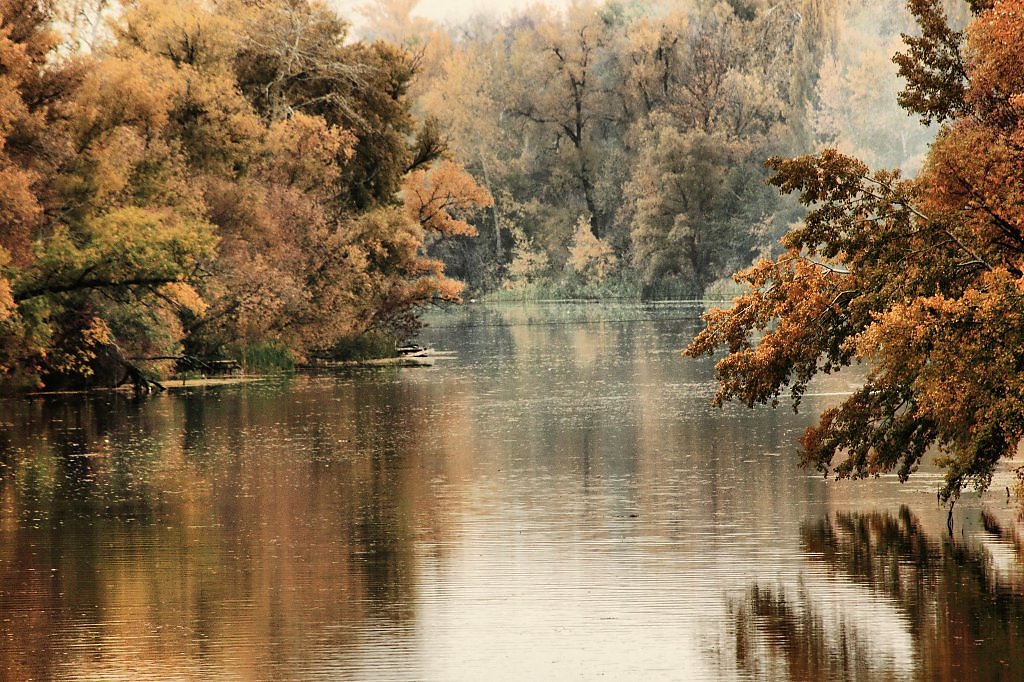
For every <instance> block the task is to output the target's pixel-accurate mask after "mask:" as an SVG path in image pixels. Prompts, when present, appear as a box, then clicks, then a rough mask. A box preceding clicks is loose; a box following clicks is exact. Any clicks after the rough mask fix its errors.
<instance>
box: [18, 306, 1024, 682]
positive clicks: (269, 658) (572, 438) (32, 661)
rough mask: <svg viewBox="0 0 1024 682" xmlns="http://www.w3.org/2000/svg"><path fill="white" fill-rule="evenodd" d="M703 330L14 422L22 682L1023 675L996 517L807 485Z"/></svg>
mask: <svg viewBox="0 0 1024 682" xmlns="http://www.w3.org/2000/svg"><path fill="white" fill-rule="evenodd" d="M697 312H698V311H696V310H694V309H692V308H687V307H684V306H647V307H640V306H630V305H621V306H569V305H558V306H531V307H524V306H507V307H483V306H469V307H467V308H464V309H461V310H458V311H454V312H450V313H447V314H439V315H435V316H434V317H433V319H432V320H431V322H432V326H431V327H430V328H429V329H427V330H426V331H425V332H424V334H423V335H422V341H423V342H425V343H427V344H429V345H431V346H432V347H433V348H434V349H435V350H436V351H438V353H439V357H437V358H436V359H435V360H434V364H433V366H431V367H425V368H405V369H398V368H384V369H372V370H369V369H364V370H351V371H345V372H337V373H331V374H318V375H298V376H295V377H292V378H287V379H277V380H266V381H260V382H257V383H252V384H247V385H240V386H227V387H218V388H208V389H205V390H194V391H191V392H176V393H173V394H167V395H161V396H156V397H154V398H152V399H149V400H144V401H138V402H137V401H132V400H130V399H127V398H123V397H120V396H106V395H104V396H98V397H90V398H70V397H50V398H45V399H42V398H40V399H35V400H25V401H8V402H0V679H10V680H28V679H38V680H49V679H60V680H67V679H70V680H78V679H81V680H103V679H109V680H139V679H160V680H166V679H202V680H206V679H275V680H278V679H294V680H313V679H332V680H333V679H338V680H383V679H388V680H487V679H510V680H537V679H552V680H564V679H594V678H605V679H616V680H631V679H670V680H702V679H707V680H720V679H722V680H729V679H735V680H762V679H764V680H830V679H834V680H937V679H944V680H975V679H986V680H987V679H1024V663H1021V662H1022V661H1024V598H1022V594H1024V575H1022V570H1021V557H1020V553H1021V551H1022V547H1021V546H1020V545H1019V544H1017V543H1016V542H1015V541H1014V539H1013V538H1014V537H1015V529H1014V527H1013V525H1014V523H1015V521H1014V519H1015V516H1014V514H1015V512H1014V511H1013V510H1012V509H1011V508H1009V506H1008V504H1007V502H1006V499H1005V493H1002V494H997V493H991V494H988V495H986V496H985V498H983V499H981V498H978V497H977V496H970V498H969V499H965V500H964V501H963V503H962V504H961V505H959V506H958V511H957V514H956V515H955V522H956V526H955V530H954V533H953V535H952V537H950V536H948V534H946V532H945V512H943V511H942V510H940V509H938V508H937V506H936V503H935V496H934V490H935V488H936V485H937V480H938V479H937V474H935V473H934V472H930V471H928V470H924V471H922V472H920V475H919V477H918V478H917V479H915V480H914V481H913V482H912V483H911V484H910V485H909V486H905V487H900V486H898V484H896V483H894V482H893V481H892V480H889V479H882V480H877V481H869V482H861V483H856V484H843V485H837V484H834V483H826V482H825V481H824V480H822V479H821V478H820V477H819V476H817V475H816V474H812V473H811V472H807V471H803V470H801V469H800V468H799V467H798V466H797V461H798V457H797V456H796V455H795V453H794V445H793V443H794V440H795V438H796V437H797V436H798V435H799V434H800V433H801V432H802V430H803V429H804V428H805V427H806V426H807V425H808V424H809V423H810V417H809V416H805V415H803V414H801V415H795V414H793V413H792V411H787V410H778V411H771V410H754V411H750V410H746V409H744V408H738V407H734V406H733V407H726V408H724V409H714V408H711V407H709V401H710V399H711V397H712V396H713V394H714V390H715V386H714V384H713V381H712V367H711V363H710V361H708V362H695V361H683V360H682V359H681V358H680V357H679V353H678V351H679V349H680V348H682V347H683V346H684V345H685V344H686V342H687V341H688V339H689V338H690V337H691V336H692V334H693V333H694V332H695V331H696V329H697V328H698V321H697V317H696V315H697ZM848 388H849V384H848V381H846V380H844V379H841V378H838V379H831V380H830V381H827V382H822V383H821V384H820V385H819V386H817V387H816V389H815V391H814V392H813V394H812V395H811V396H809V397H808V398H807V400H806V405H807V408H808V409H807V411H808V412H814V411H817V410H819V409H821V408H822V407H824V406H826V405H828V404H830V403H831V402H834V401H835V400H837V398H838V395H840V394H842V392H844V391H846V390H848ZM1002 482H1003V480H1002V479H999V480H998V481H997V485H996V488H997V489H998V490H999V491H1002V489H1003V488H1002Z"/></svg>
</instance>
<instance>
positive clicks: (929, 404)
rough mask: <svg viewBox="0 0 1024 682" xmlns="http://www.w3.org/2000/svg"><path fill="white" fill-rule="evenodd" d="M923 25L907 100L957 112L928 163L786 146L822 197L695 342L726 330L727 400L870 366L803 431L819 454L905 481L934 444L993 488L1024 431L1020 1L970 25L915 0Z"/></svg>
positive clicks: (943, 115) (785, 176)
mask: <svg viewBox="0 0 1024 682" xmlns="http://www.w3.org/2000/svg"><path fill="white" fill-rule="evenodd" d="M909 6H910V9H911V11H912V12H913V13H914V14H915V16H917V17H918V20H919V21H920V22H921V25H922V31H921V34H920V36H919V37H917V38H908V39H907V47H908V50H907V52H904V53H902V54H900V55H898V56H897V58H896V61H897V63H898V64H899V66H900V70H901V73H902V74H903V75H904V76H905V78H906V79H907V83H908V84H907V89H906V90H905V91H904V95H903V97H902V98H901V99H902V102H903V103H904V105H905V106H907V107H909V109H910V110H911V111H912V112H913V113H915V114H918V115H920V116H921V117H923V118H926V119H935V120H942V121H946V125H945V126H944V127H943V128H942V129H941V130H940V132H939V134H938V136H937V137H936V139H935V141H934V143H933V145H932V148H931V150H930V152H929V153H928V156H927V158H926V160H925V163H924V168H923V170H922V172H921V174H920V175H919V176H918V177H917V178H915V179H909V180H908V179H904V178H903V177H902V176H901V174H900V173H899V172H898V171H873V172H872V171H870V170H869V169H868V168H867V167H866V166H865V165H864V164H863V163H861V162H860V161H858V160H856V159H854V158H851V157H848V156H844V155H842V154H840V153H838V152H836V151H833V150H827V151H824V152H822V153H820V154H817V155H813V156H804V157H799V158H795V159H789V160H785V159H779V158H776V159H773V160H772V161H771V162H770V165H771V167H772V169H773V170H774V172H775V175H774V176H773V178H772V182H773V184H775V185H776V186H778V187H779V188H780V189H781V190H782V191H784V192H797V193H798V194H799V196H800V200H801V202H802V203H804V204H805V205H807V206H808V208H809V209H810V210H809V213H808V215H807V218H806V220H805V221H803V223H802V224H801V225H800V226H798V227H796V228H795V229H793V230H791V231H790V232H789V233H788V234H787V235H786V236H785V238H784V240H783V245H784V246H785V248H786V251H785V253H784V254H783V255H781V256H780V257H778V258H776V259H774V260H764V261H762V262H760V263H758V264H757V265H755V266H754V267H753V268H752V269H750V270H747V271H745V272H743V273H740V274H739V275H738V276H737V278H738V281H741V282H743V283H745V284H746V285H747V286H748V288H749V291H748V293H747V294H745V295H744V296H742V297H740V298H738V299H737V300H736V302H735V304H734V306H733V308H732V309H731V310H727V311H723V310H713V311H712V312H711V313H710V314H709V315H708V317H707V328H706V329H705V330H704V331H703V332H702V333H701V334H700V335H699V336H698V337H697V338H696V339H695V340H694V341H693V343H692V344H691V345H690V347H689V348H688V349H687V353H688V354H690V355H694V356H696V355H702V354H706V353H711V352H712V351H713V350H714V349H715V348H717V347H719V346H725V347H726V348H727V350H728V351H729V353H728V355H727V356H726V357H725V358H724V359H722V360H721V361H720V362H719V363H718V365H717V371H718V377H719V379H720V381H721V390H720V393H719V396H718V401H719V402H721V401H723V400H727V399H737V400H740V401H741V402H743V403H745V404H747V405H754V404H756V403H772V404H777V403H778V402H779V400H780V398H781V394H782V393H783V391H784V390H786V389H787V388H788V390H789V393H790V395H791V398H792V400H793V402H794V405H798V404H799V402H800V398H801V396H802V395H803V394H804V392H805V391H806V390H807V387H808V384H809V382H810V381H811V380H812V378H813V377H814V376H815V375H817V374H818V373H822V372H824V373H829V372H834V371H838V370H840V369H841V368H843V367H845V366H847V365H850V364H851V363H854V362H861V363H864V364H866V365H867V367H868V374H867V378H866V380H865V383H864V385H863V386H862V387H861V388H860V389H858V390H856V391H855V392H854V393H853V394H852V395H850V396H849V397H848V398H846V400H844V401H843V402H842V403H841V404H839V405H838V406H836V407H835V408H832V409H830V410H828V411H826V412H825V413H824V414H823V415H822V417H821V420H820V423H819V424H818V425H817V426H815V427H812V428H810V429H808V431H807V433H806V434H805V435H804V437H803V438H802V440H801V443H802V445H803V448H804V460H805V462H806V463H807V464H809V465H812V466H814V467H816V468H817V469H818V470H819V471H822V472H825V473H826V474H828V473H832V474H835V475H836V476H839V477H854V478H860V477H865V476H871V475H878V474H880V473H884V472H888V471H892V470H896V471H897V473H898V474H899V477H900V478H901V480H906V478H907V477H908V476H909V475H910V474H911V473H912V472H913V471H915V470H916V469H917V467H918V465H919V463H920V461H921V459H922V457H923V456H925V454H926V453H927V452H929V451H930V450H931V449H932V448H935V449H936V450H937V451H938V453H939V456H938V460H937V461H938V462H939V463H940V464H941V465H942V466H944V467H945V468H946V481H945V485H944V487H943V488H942V491H941V494H942V496H943V497H944V498H945V499H947V500H955V499H956V498H957V497H958V496H959V495H960V493H961V491H962V490H963V488H964V487H965V486H967V485H969V484H972V483H973V484H975V485H977V486H979V487H981V488H984V487H986V486H987V485H988V484H989V483H990V481H991V478H992V475H993V472H994V471H995V469H996V466H997V465H998V464H999V462H1000V460H1001V459H1003V458H1004V457H1012V456H1013V455H1014V454H1015V453H1016V451H1017V449H1018V446H1019V444H1020V441H1021V438H1022V436H1024V405H1022V403H1021V396H1022V395H1024V386H1022V385H1021V378H1020V377H1021V368H1022V366H1024V352H1022V349H1024V337H1022V333H1021V329H1022V328H1024V327H1022V322H1024V298H1022V294H1021V292H1022V290H1024V279H1022V267H1021V266H1022V262H1024V232H1022V229H1024V227H1022V226H1024V214H1022V213H1021V210H1020V207H1021V205H1022V202H1021V196H1020V191H1021V190H1020V187H1019V179H1020V177H1021V176H1022V173H1024V155H1022V154H1021V152H1020V147H1019V144H1018V142H1019V140H1020V139H1021V135H1022V134H1024V123H1022V119H1021V111H1022V110H1021V101H1020V99H1021V97H1020V95H1019V93H1020V92H1022V91H1024V81H1022V77H1021V74H1024V68H1022V67H1024V62H1022V53H1021V51H1020V48H1019V45H1018V44H1017V42H1016V41H1015V40H1013V39H1012V38H1011V37H1012V36H1020V35H1022V34H1024V10H1022V8H1021V7H1020V5H1019V3H1016V2H1010V1H1000V0H997V1H996V2H993V3H983V2H978V3H974V4H973V9H974V10H975V12H976V16H975V18H974V19H973V21H972V22H971V23H970V25H969V26H968V27H967V29H966V31H965V32H964V33H963V34H962V38H963V39H962V40H961V37H960V35H959V34H958V33H957V32H956V31H953V29H951V28H949V26H948V25H947V24H946V20H945V15H944V14H943V11H942V3H941V2H938V0H934V1H932V0H912V2H911V3H910V4H909Z"/></svg>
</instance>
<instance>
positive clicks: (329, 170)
mask: <svg viewBox="0 0 1024 682" xmlns="http://www.w3.org/2000/svg"><path fill="white" fill-rule="evenodd" d="M355 144H356V137H355V135H354V134H353V133H352V132H351V131H349V130H342V129H341V128H338V127H337V126H330V125H328V124H327V122H326V121H324V119H323V118H322V117H320V116H309V115H307V114H303V113H299V112H296V113H294V114H292V116H291V117H289V118H287V119H285V120H283V121H278V122H277V123H274V124H273V125H272V126H271V127H270V129H269V130H268V131H267V139H266V142H265V144H264V149H265V152H266V156H267V158H266V159H265V161H264V163H263V168H264V170H263V173H264V175H265V176H266V177H267V179H268V180H270V181H271V182H277V183H281V184H285V185H289V186H294V187H297V188H299V189H302V190H306V191H310V190H328V191H329V190H330V187H329V185H331V184H332V183H334V182H336V181H337V179H338V177H339V176H340V174H341V169H340V168H339V163H344V162H346V161H348V160H349V159H351V158H352V154H353V153H354V149H355Z"/></svg>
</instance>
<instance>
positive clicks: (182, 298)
mask: <svg viewBox="0 0 1024 682" xmlns="http://www.w3.org/2000/svg"><path fill="white" fill-rule="evenodd" d="M161 291H162V292H163V294H164V295H165V296H167V297H168V298H169V299H171V300H172V301H174V302H175V303H176V304H178V305H179V306H181V307H182V308H184V309H185V310H187V311H189V312H190V313H192V314H193V315H195V316H196V317H201V316H202V315H203V314H205V313H206V311H207V309H208V308H209V306H208V305H207V304H206V301H204V300H203V298H202V297H201V296H200V295H199V292H197V291H196V290H195V289H194V288H192V286H191V285H189V284H186V283H185V282H172V283H170V284H165V285H164V286H162V287H161Z"/></svg>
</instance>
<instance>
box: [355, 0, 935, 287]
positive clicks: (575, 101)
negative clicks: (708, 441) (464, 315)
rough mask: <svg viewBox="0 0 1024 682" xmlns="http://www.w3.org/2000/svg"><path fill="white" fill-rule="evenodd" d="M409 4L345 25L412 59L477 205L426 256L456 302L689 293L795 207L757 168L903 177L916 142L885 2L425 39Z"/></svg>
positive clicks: (521, 18) (669, 9) (829, 1)
mask: <svg viewBox="0 0 1024 682" xmlns="http://www.w3.org/2000/svg"><path fill="white" fill-rule="evenodd" d="M416 4H417V3H416V2H415V1H411V0H385V1H383V2H377V3H373V8H374V11H373V12H372V13H370V14H369V16H368V18H367V22H366V23H365V24H364V25H363V28H362V30H363V31H365V32H366V33H367V34H368V35H374V36H378V37H383V38H385V39H388V40H390V41H392V42H395V43H399V44H403V45H406V46H407V47H409V49H410V50H412V51H414V52H416V53H417V54H418V55H419V60H420V64H421V66H422V75H421V77H420V79H419V80H418V82H417V84H416V86H415V94H416V98H417V103H418V108H419V110H421V111H422V112H423V113H424V115H426V116H429V117H433V118H434V119H436V120H437V121H438V122H439V127H440V128H441V129H442V130H444V131H445V134H446V135H448V139H449V142H450V146H451V149H452V150H453V152H454V153H455V155H456V158H457V159H458V160H459V161H460V162H462V163H463V164H464V165H465V167H466V168H467V169H469V170H470V172H472V173H473V175H474V177H476V178H477V181H478V182H480V183H481V184H483V185H484V186H486V188H487V189H488V190H489V191H490V193H491V195H492V196H493V197H494V205H493V209H492V211H490V212H488V214H486V215H481V216H479V217H478V219H477V221H476V223H475V224H476V226H477V228H478V232H479V234H478V235H477V236H474V237H471V238H459V239H455V240H450V241H446V242H444V243H443V244H438V245H436V246H434V247H433V248H432V253H434V254H435V255H437V256H438V257H440V258H441V259H442V260H443V261H445V263H446V264H447V266H448V271H449V272H450V273H451V274H453V275H454V276H456V277H459V278H460V279H462V280H464V281H466V282H467V283H468V284H470V286H471V287H472V289H473V290H474V291H479V292H488V291H494V290H495V289H512V290H513V291H512V292H511V294H505V295H512V296H515V295H518V294H522V295H527V296H529V295H544V294H545V293H546V294H548V295H563V296H573V295H582V296H606V295H623V296H629V297H640V296H646V297H663V296H683V297H699V296H701V295H702V294H704V293H705V290H706V288H707V287H708V285H710V284H712V283H714V282H716V280H720V279H721V278H726V277H727V276H728V275H729V274H730V273H732V272H733V271H735V270H736V269H738V268H740V267H745V266H748V265H750V263H751V262H752V261H753V260H754V259H755V257H757V256H759V255H763V254H765V253H766V252H769V251H771V249H772V248H774V247H773V245H775V244H777V241H778V237H779V236H780V235H781V234H782V233H783V232H785V230H786V229H787V227H788V226H789V225H790V224H791V223H793V222H794V221H796V220H799V219H800V217H801V216H802V215H803V213H802V211H801V210H800V209H799V208H798V207H797V206H796V204H795V202H793V201H792V200H789V199H785V198H783V197H781V196H780V195H779V193H778V192H777V191H776V190H774V189H771V188H769V187H767V186H766V185H765V183H764V180H765V179H766V178H767V176H768V171H767V170H766V169H765V167H764V161H765V159H766V158H768V157H770V156H773V155H782V156H789V155H793V154H797V153H804V152H808V151H814V150H816V149H818V148H820V147H822V146H836V147H839V148H840V149H841V150H843V151H845V152H847V153H854V154H857V155H858V156H860V157H861V158H864V159H865V160H866V161H868V162H869V163H871V164H872V165H881V166H903V167H904V168H909V169H915V168H916V167H917V166H918V165H919V164H920V160H921V158H922V155H923V152H924V149H925V145H926V142H927V140H928V139H929V138H930V136H931V134H932V133H931V132H930V131H928V130H926V129H925V128H924V127H923V126H921V125H920V124H919V122H918V121H917V118H916V117H913V118H912V117H909V116H908V115H907V114H906V112H904V111H903V110H901V109H900V108H899V107H898V105H897V103H896V94H897V92H898V90H899V89H900V84H899V81H898V79H897V77H896V66H895V65H894V64H893V63H892V61H891V60H892V56H893V54H894V53H895V52H896V51H897V49H899V47H900V46H901V45H902V43H901V41H900V34H901V33H903V32H907V33H913V32H914V31H916V25H915V23H914V21H913V18H912V17H911V16H910V15H909V13H908V12H907V11H906V8H905V7H904V6H903V3H901V2H893V1H892V0H780V1H777V2H776V1H771V2H769V1H767V0H764V1H762V0H730V1H729V2H718V3H715V2H708V1H704V0H684V1H683V2H678V1H675V2H657V1H647V2H643V1H638V2H621V1H616V0H610V1H608V2H605V3H602V4H596V3H585V2H577V3H573V4H571V5H570V6H569V8H568V9H566V10H564V11H562V10H554V9H552V10H548V11H547V12H544V11H543V10H541V9H538V8H537V7H530V9H529V10H524V11H523V13H522V14H519V15H513V16H511V17H509V18H506V19H504V20H501V21H497V20H495V19H484V18H481V19H477V20H472V21H469V22H467V23H464V24H461V25H458V26H455V27H447V28H445V29H444V30H442V29H441V28H440V27H438V26H436V25H432V24H430V23H429V22H426V21H424V20H422V19H417V18H416V16H415V15H414V14H412V11H414V9H415V6H416Z"/></svg>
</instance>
